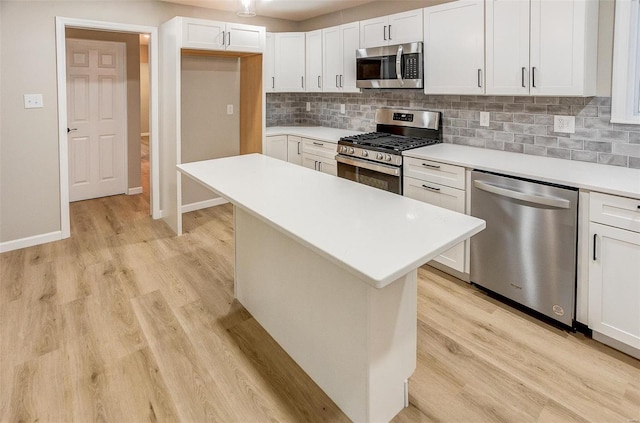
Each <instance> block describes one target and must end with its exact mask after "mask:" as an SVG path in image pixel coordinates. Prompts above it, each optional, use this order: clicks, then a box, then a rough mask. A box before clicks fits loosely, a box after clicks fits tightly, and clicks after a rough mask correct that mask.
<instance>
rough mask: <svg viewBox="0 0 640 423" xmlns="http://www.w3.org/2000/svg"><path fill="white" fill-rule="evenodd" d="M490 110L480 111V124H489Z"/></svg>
mask: <svg viewBox="0 0 640 423" xmlns="http://www.w3.org/2000/svg"><path fill="white" fill-rule="evenodd" d="M490 116H491V115H490V114H489V112H480V126H489V120H490V119H489V118H490Z"/></svg>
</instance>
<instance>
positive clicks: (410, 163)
mask: <svg viewBox="0 0 640 423" xmlns="http://www.w3.org/2000/svg"><path fill="white" fill-rule="evenodd" d="M404 160H405V162H404V175H405V176H408V177H411V178H415V179H420V180H422V181H427V182H433V183H436V184H440V185H445V186H448V187H452V188H458V189H465V169H464V167H460V166H453V165H448V164H444V163H439V162H434V161H431V160H420V159H414V158H412V157H405V158H404Z"/></svg>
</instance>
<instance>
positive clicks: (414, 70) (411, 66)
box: [403, 54, 420, 79]
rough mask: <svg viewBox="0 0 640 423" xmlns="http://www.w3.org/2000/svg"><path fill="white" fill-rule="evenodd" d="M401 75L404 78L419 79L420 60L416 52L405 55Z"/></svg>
mask: <svg viewBox="0 0 640 423" xmlns="http://www.w3.org/2000/svg"><path fill="white" fill-rule="evenodd" d="M403 76H404V78H405V79H420V60H419V56H418V55H417V54H410V55H407V56H406V57H405V60H404V75H403Z"/></svg>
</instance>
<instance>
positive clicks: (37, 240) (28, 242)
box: [0, 231, 62, 253]
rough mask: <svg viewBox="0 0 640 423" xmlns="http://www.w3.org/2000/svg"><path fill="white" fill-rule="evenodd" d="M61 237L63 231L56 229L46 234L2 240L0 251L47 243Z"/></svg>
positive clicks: (58, 239) (4, 251)
mask: <svg viewBox="0 0 640 423" xmlns="http://www.w3.org/2000/svg"><path fill="white" fill-rule="evenodd" d="M61 239H62V231H55V232H49V233H46V234H41V235H34V236H29V237H26V238H20V239H15V240H13V241H6V242H0V253H6V252H7V251H13V250H19V249H21V248H27V247H33V246H34V245H40V244H46V243H47V242H52V241H60V240H61Z"/></svg>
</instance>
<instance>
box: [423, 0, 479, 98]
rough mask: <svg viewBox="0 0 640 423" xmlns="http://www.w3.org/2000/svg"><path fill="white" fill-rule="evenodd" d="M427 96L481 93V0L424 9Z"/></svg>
mask: <svg viewBox="0 0 640 423" xmlns="http://www.w3.org/2000/svg"><path fill="white" fill-rule="evenodd" d="M424 30H425V32H424V50H425V51H424V70H425V71H424V83H425V88H424V91H425V93H426V94H483V93H484V0H460V1H454V2H451V3H445V4H441V5H438V6H432V7H427V8H425V9H424Z"/></svg>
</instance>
